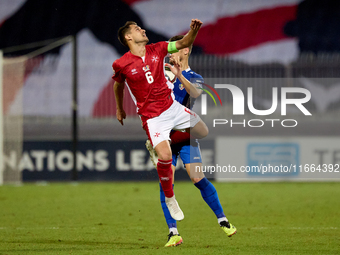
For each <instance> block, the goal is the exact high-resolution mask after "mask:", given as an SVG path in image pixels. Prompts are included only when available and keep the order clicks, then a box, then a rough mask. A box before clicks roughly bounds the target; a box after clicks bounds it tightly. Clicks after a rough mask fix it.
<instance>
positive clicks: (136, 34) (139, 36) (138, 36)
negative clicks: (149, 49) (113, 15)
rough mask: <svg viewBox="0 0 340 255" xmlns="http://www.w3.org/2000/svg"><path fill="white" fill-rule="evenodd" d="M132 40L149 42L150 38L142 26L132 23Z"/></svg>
mask: <svg viewBox="0 0 340 255" xmlns="http://www.w3.org/2000/svg"><path fill="white" fill-rule="evenodd" d="M129 35H130V36H131V38H132V40H133V41H134V42H135V43H140V42H148V41H149V38H148V37H147V36H146V31H145V30H144V29H142V28H141V27H140V26H137V25H131V26H130V34H129Z"/></svg>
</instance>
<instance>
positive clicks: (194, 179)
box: [191, 177, 203, 184]
mask: <svg viewBox="0 0 340 255" xmlns="http://www.w3.org/2000/svg"><path fill="white" fill-rule="evenodd" d="M202 179H203V178H199V177H195V178H191V181H192V182H193V183H194V184H195V183H198V182H199V181H200V180H202Z"/></svg>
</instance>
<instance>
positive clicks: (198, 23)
mask: <svg viewBox="0 0 340 255" xmlns="http://www.w3.org/2000/svg"><path fill="white" fill-rule="evenodd" d="M202 24H203V22H202V21H200V20H199V19H192V20H191V24H190V28H191V29H192V30H195V31H198V30H199V29H200V28H201V26H202Z"/></svg>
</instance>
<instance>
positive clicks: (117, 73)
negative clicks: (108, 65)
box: [112, 61, 125, 83]
mask: <svg viewBox="0 0 340 255" xmlns="http://www.w3.org/2000/svg"><path fill="white" fill-rule="evenodd" d="M112 71H113V75H112V79H114V80H115V81H116V82H118V83H123V82H124V80H125V77H124V75H123V73H122V70H121V67H120V66H119V64H118V63H117V61H115V62H113V64H112Z"/></svg>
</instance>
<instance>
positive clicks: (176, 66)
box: [165, 56, 182, 77]
mask: <svg viewBox="0 0 340 255" xmlns="http://www.w3.org/2000/svg"><path fill="white" fill-rule="evenodd" d="M171 63H172V64H173V65H170V64H168V63H165V66H167V67H169V68H170V70H171V72H172V73H173V74H174V75H175V76H176V77H179V76H180V75H181V74H182V63H181V61H180V60H179V56H178V57H171Z"/></svg>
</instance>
